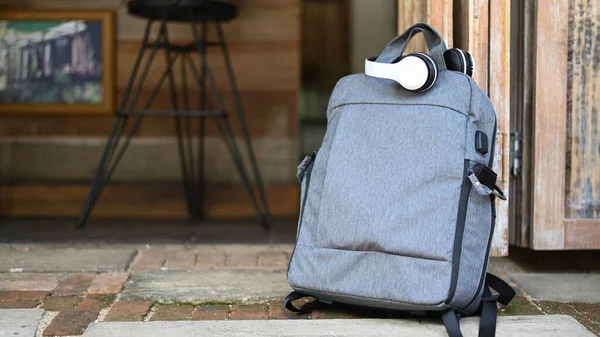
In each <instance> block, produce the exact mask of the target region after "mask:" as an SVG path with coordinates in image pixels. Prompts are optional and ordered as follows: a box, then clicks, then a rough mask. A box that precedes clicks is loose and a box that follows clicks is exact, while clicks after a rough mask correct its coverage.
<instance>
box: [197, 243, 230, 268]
mask: <svg viewBox="0 0 600 337" xmlns="http://www.w3.org/2000/svg"><path fill="white" fill-rule="evenodd" d="M194 253H195V254H196V265H195V267H196V268H220V267H224V266H225V260H226V258H227V255H226V253H225V249H222V248H220V247H211V246H205V247H200V248H196V249H194Z"/></svg>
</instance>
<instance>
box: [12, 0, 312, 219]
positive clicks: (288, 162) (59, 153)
mask: <svg viewBox="0 0 600 337" xmlns="http://www.w3.org/2000/svg"><path fill="white" fill-rule="evenodd" d="M231 2H234V3H236V4H237V5H238V6H239V17H238V18H237V19H235V20H234V21H232V22H231V23H226V24H224V31H225V35H226V38H227V43H228V48H229V52H230V56H231V60H232V63H233V67H234V71H235V75H236V78H237V84H238V87H239V90H240V94H241V99H242V103H243V105H244V108H245V112H246V118H247V120H248V123H249V130H250V134H251V136H252V139H253V143H254V149H255V153H256V156H257V159H258V162H259V166H260V169H261V172H262V175H263V179H264V181H265V182H266V184H267V185H268V186H267V191H268V193H269V194H270V195H271V198H270V199H274V198H279V199H281V198H282V195H285V196H286V197H285V198H283V199H284V201H285V202H287V204H281V203H278V205H279V207H278V208H275V209H274V213H275V214H276V215H289V216H291V215H295V213H296V211H297V202H296V199H297V196H296V194H297V193H296V192H297V186H296V185H297V184H296V181H295V180H296V178H295V171H296V165H297V154H298V141H299V139H298V137H299V132H298V97H297V95H298V90H299V87H300V49H301V47H300V41H301V35H300V15H301V1H300V0H278V1H264V0H232V1H231ZM125 4H126V1H123V0H52V1H42V0H4V1H2V2H0V6H2V7H0V10H4V9H6V8H10V9H31V8H35V9H36V10H45V9H72V10H77V9H93V8H102V9H112V10H114V11H115V20H116V28H117V29H116V32H117V33H116V37H115V39H116V41H115V53H116V55H117V65H116V67H117V69H116V74H117V81H116V82H117V88H116V90H117V92H118V97H117V103H118V102H120V98H121V94H122V93H123V91H124V90H125V87H126V85H127V82H128V80H129V76H130V74H131V69H132V68H133V63H134V62H135V58H136V56H137V52H138V50H139V47H140V42H141V39H142V37H143V32H144V28H145V21H143V20H141V19H138V18H133V17H131V16H129V15H128V14H127V9H126V6H125ZM157 28H158V25H155V30H154V32H156V31H157ZM169 34H170V40H171V41H172V42H173V41H174V42H178V41H179V42H186V41H190V39H191V38H192V34H191V30H190V28H189V26H185V25H179V24H171V25H169ZM215 34H216V33H215V30H214V29H213V30H212V31H211V33H210V34H209V36H215ZM208 59H209V64H210V65H211V68H212V70H213V72H214V74H215V76H216V82H217V85H218V87H219V89H220V91H221V95H222V96H223V100H224V104H225V109H226V111H228V112H230V113H231V114H232V117H231V118H230V120H231V122H232V124H233V128H234V131H235V132H236V133H237V135H238V136H241V132H240V125H239V123H238V122H237V118H236V117H235V111H234V110H233V109H234V101H233V95H232V91H231V89H230V88H229V85H228V82H227V73H226V71H225V65H224V61H223V58H222V54H221V53H220V50H219V49H213V50H212V51H210V50H209V57H208ZM198 63H199V62H197V64H198ZM165 66H166V64H165V57H164V56H163V55H161V54H160V53H159V54H158V55H157V57H156V59H155V62H154V64H153V66H152V68H151V70H150V73H149V76H148V79H147V81H146V84H145V85H144V87H143V90H142V91H141V94H140V99H139V101H138V104H136V107H137V108H139V107H141V106H142V104H143V103H144V102H145V100H146V99H147V98H149V97H150V95H151V91H152V88H153V87H154V85H155V84H156V83H157V82H158V79H159V77H160V75H161V73H162V70H163V69H165ZM175 69H180V68H179V64H178V63H176V64H175ZM188 81H191V80H190V79H189V76H188ZM176 85H177V87H178V88H179V89H178V90H180V88H181V86H182V85H183V84H182V81H181V77H180V75H179V73H176ZM188 87H189V89H190V96H191V102H192V103H191V104H192V108H193V107H194V106H196V107H198V106H199V94H198V88H197V86H196V85H193V84H188ZM151 108H152V109H158V110H168V109H171V105H170V99H169V88H168V86H167V85H164V86H163V88H162V90H161V91H160V92H159V94H158V95H157V97H156V99H155V101H154V103H153V104H152V106H151ZM112 123H113V116H110V115H97V116H89V115H86V116H66V115H64V114H61V112H60V111H57V112H56V114H52V115H48V116H40V115H36V116H19V115H11V116H7V115H1V114H0V154H1V155H0V182H1V183H2V184H3V185H4V188H0V201H1V202H2V203H3V206H2V207H0V213H4V214H8V215H19V216H21V215H25V216H27V215H29V216H45V215H57V216H72V215H76V214H77V212H78V210H79V209H80V207H81V205H82V204H83V199H84V197H85V194H86V191H87V188H88V186H89V185H88V184H89V182H90V181H91V179H92V176H93V173H94V172H95V170H96V167H97V165H98V162H99V160H100V155H101V153H102V150H103V147H104V145H105V142H106V139H107V137H108V133H109V131H110V128H111V125H112ZM193 128H194V129H196V128H197V123H194V124H193ZM207 135H208V138H207V141H206V153H207V158H206V161H205V163H206V170H205V172H206V181H207V183H208V184H212V185H214V186H221V185H223V184H226V185H233V186H234V190H233V191H234V192H232V190H227V189H222V188H212V187H209V189H210V190H211V191H212V192H213V193H216V195H212V196H211V197H212V198H211V200H209V201H207V202H208V203H210V205H207V206H206V207H208V208H212V209H215V207H217V208H219V209H220V211H218V212H216V213H218V214H221V215H222V214H224V213H228V212H231V213H232V214H231V215H232V216H245V215H248V216H252V215H253V212H252V209H251V207H247V206H249V204H248V203H247V202H246V201H247V200H245V199H247V198H245V199H244V192H243V190H242V188H241V184H239V178H238V174H237V171H236V170H235V166H234V165H233V162H232V161H231V159H230V157H229V155H228V153H227V151H226V150H225V147H224V145H223V142H222V140H221V138H220V135H219V134H218V132H217V129H216V127H215V124H214V123H213V122H211V121H210V120H209V121H208V122H207ZM238 140H239V141H240V144H241V139H238ZM180 180H181V169H180V165H179V159H178V155H177V146H176V141H175V127H174V121H173V119H172V118H166V117H164V118H163V117H146V118H145V119H144V121H143V122H142V125H141V127H140V129H139V130H138V132H137V135H136V137H135V138H134V140H133V141H132V143H131V145H130V147H129V148H128V150H127V152H126V153H125V156H124V157H123V160H122V162H121V163H120V164H119V167H118V169H117V171H116V172H115V175H114V179H113V183H114V184H116V185H119V184H121V185H123V184H125V185H127V184H137V183H142V184H144V185H145V186H144V188H146V187H148V186H149V185H148V184H160V186H161V187H157V188H155V189H153V190H152V193H154V194H156V195H154V194H153V195H146V192H143V191H142V190H143V188H142V189H139V188H137V187H132V188H129V189H124V190H123V191H121V192H122V193H126V194H125V195H122V196H121V197H122V198H125V199H129V200H130V202H131V203H138V204H139V205H138V206H139V207H138V208H137V210H131V211H127V210H125V211H124V210H123V209H122V208H120V209H116V208H115V207H117V205H116V204H115V205H113V206H114V207H113V206H110V204H111V202H110V201H109V200H107V198H104V197H103V198H101V199H100V204H102V203H104V204H105V205H108V206H106V207H104V206H102V205H100V206H101V207H100V208H103V209H104V211H102V214H103V215H106V216H111V215H115V216H135V215H136V214H138V213H139V212H143V209H144V208H145V209H149V208H156V207H160V205H163V206H164V207H165V209H168V210H167V211H163V212H162V213H161V214H166V216H175V215H177V216H186V212H185V206H184V201H183V192H182V188H181V184H180ZM152 186H154V185H152ZM156 186H159V185H156ZM0 187H1V186H0ZM32 187H34V188H33V189H32ZM115 188H117V187H115ZM236 188H237V189H239V191H238V190H237V189H236ZM52 191H54V192H52ZM161 191H162V192H161ZM107 192H108V193H109V194H110V193H113V194H114V193H116V192H110V191H107ZM180 192H181V195H180ZM39 193H46V195H45V196H43V197H40V196H38V195H37V194H39ZM56 193H58V194H56ZM127 193H129V194H127ZM148 193H149V192H148ZM232 193H234V194H236V193H237V194H239V195H240V198H241V199H242V200H236V196H235V195H234V196H232ZM282 193H283V194H282ZM30 194H36V195H30ZM53 194H54V195H53ZM127 195H129V196H130V198H128V197H127ZM161 195H169V196H172V197H173V198H174V199H172V200H169V201H168V203H169V204H168V205H164V204H161V202H162V203H164V202H165V200H164V198H163V199H160V198H161ZM175 196H176V197H175ZM132 198H133V199H135V198H137V199H140V198H141V199H142V200H137V201H136V200H133V199H132ZM153 198H156V199H153ZM240 198H237V199H240ZM173 200H174V201H173ZM138 201H139V202H138ZM41 203H45V205H44V206H43V207H38V206H39V205H38V204H41ZM153 203H154V204H153ZM240 203H241V204H240ZM288 204H289V205H288ZM7 205H8V206H7ZM72 205H76V206H72ZM223 205H225V206H223ZM236 205H238V206H239V205H241V206H240V207H237V208H236V207H235V206H236ZM222 206H223V207H224V208H223V207H222ZM230 206H231V207H230ZM111 207H112V208H111ZM169 210H170V211H169ZM223 210H225V211H223Z"/></svg>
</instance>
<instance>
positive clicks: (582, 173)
mask: <svg viewBox="0 0 600 337" xmlns="http://www.w3.org/2000/svg"><path fill="white" fill-rule="evenodd" d="M569 7H570V10H569V12H570V16H569V23H568V26H569V59H568V73H567V76H568V81H567V144H566V157H567V158H566V178H567V179H566V205H565V207H566V209H565V215H566V217H567V218H584V219H591V218H600V122H599V121H598V118H599V112H598V111H599V108H600V101H598V98H599V97H598V93H599V91H598V90H600V76H599V75H600V73H599V68H600V27H599V25H600V17H599V16H598V14H599V13H600V1H598V0H596V1H583V0H573V1H570V6H569Z"/></svg>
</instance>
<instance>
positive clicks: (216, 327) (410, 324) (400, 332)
mask: <svg viewBox="0 0 600 337" xmlns="http://www.w3.org/2000/svg"><path fill="white" fill-rule="evenodd" d="M498 321H499V322H498V331H501V333H499V334H498V335H499V337H500V336H502V337H540V336H543V337H564V336H569V337H593V336H594V334H592V333H591V332H589V331H588V330H587V329H586V328H585V327H583V326H582V325H581V324H579V323H578V322H577V321H576V320H575V319H573V318H572V317H569V316H555V315H550V316H545V315H542V316H503V317H499V319H498ZM460 325H461V329H462V330H463V333H464V335H465V336H477V332H478V330H479V318H478V317H469V318H464V319H462V320H461V324H460ZM167 332H168V335H169V336H194V337H214V336H228V337H250V336H263V337H266V336H269V337H271V336H280V337H286V336H287V337H289V336H338V337H356V336H361V337H384V336H385V337H387V336H428V337H447V336H448V334H447V333H446V330H445V328H444V326H443V325H442V324H441V322H440V321H439V320H436V321H435V322H429V321H427V322H419V321H417V320H416V319H392V320H385V319H352V320H338V319H336V320H333V319H332V320H239V321H195V322H145V323H92V324H90V326H89V327H88V329H87V330H86V331H85V333H84V334H83V337H105V336H111V337H137V336H140V337H141V336H143V337H164V336H165V334H166V333H167Z"/></svg>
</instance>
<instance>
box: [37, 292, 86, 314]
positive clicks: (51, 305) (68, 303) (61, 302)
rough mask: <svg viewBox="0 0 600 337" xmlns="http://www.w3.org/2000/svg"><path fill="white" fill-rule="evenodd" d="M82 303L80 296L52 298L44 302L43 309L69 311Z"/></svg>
mask: <svg viewBox="0 0 600 337" xmlns="http://www.w3.org/2000/svg"><path fill="white" fill-rule="evenodd" d="M81 301H82V297H80V296H75V295H71V296H50V297H48V298H46V300H45V301H44V306H43V308H44V309H45V310H48V311H67V310H72V309H75V307H77V305H78V304H79V303H80V302H81Z"/></svg>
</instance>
